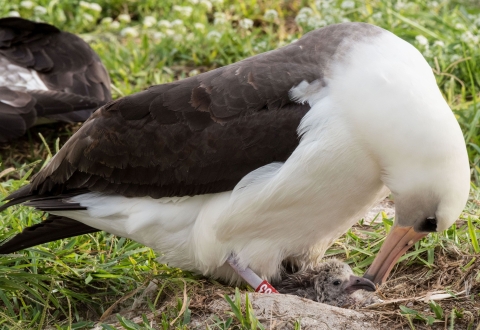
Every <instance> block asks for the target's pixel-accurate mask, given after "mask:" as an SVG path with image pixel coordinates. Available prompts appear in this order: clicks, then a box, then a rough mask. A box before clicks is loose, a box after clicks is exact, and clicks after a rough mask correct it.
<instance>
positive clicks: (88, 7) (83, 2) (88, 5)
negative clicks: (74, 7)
mask: <svg viewBox="0 0 480 330" xmlns="http://www.w3.org/2000/svg"><path fill="white" fill-rule="evenodd" d="M79 5H80V7H81V8H83V9H90V4H89V3H88V2H85V1H80V3H79Z"/></svg>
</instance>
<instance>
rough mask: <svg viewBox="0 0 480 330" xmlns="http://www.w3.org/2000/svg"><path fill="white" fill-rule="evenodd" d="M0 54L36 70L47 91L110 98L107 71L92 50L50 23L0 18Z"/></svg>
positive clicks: (106, 99) (13, 61) (103, 101)
mask: <svg viewBox="0 0 480 330" xmlns="http://www.w3.org/2000/svg"><path fill="white" fill-rule="evenodd" d="M0 56H3V57H5V58H6V59H8V60H9V61H10V62H12V63H14V64H16V65H19V66H21V67H24V68H29V69H33V70H35V71H37V72H38V73H39V76H40V78H41V79H42V80H43V82H44V83H45V85H46V86H47V87H48V89H49V90H55V91H62V92H67V93H73V94H77V95H81V96H88V97H90V98H95V99H97V100H98V101H100V102H102V103H101V104H105V103H107V102H108V101H110V100H111V99H112V97H111V93H110V78H109V76H108V73H107V70H106V69H105V67H104V66H103V64H102V62H101V61H100V58H99V57H98V55H97V54H96V53H95V52H94V51H93V49H92V48H90V46H89V45H88V44H87V43H86V42H85V41H83V40H82V39H81V38H79V37H78V36H76V35H74V34H71V33H68V32H62V31H60V30H58V29H57V28H56V27H54V26H51V25H49V24H46V23H36V22H32V21H29V20H26V19H22V18H18V17H8V18H2V19H0ZM93 110H94V109H93ZM85 119H86V118H85Z"/></svg>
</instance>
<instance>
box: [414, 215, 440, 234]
mask: <svg viewBox="0 0 480 330" xmlns="http://www.w3.org/2000/svg"><path fill="white" fill-rule="evenodd" d="M418 229H419V231H423V232H427V233H432V232H435V231H437V218H435V217H428V218H426V219H425V220H424V221H423V222H422V223H421V224H420V226H419V228H418Z"/></svg>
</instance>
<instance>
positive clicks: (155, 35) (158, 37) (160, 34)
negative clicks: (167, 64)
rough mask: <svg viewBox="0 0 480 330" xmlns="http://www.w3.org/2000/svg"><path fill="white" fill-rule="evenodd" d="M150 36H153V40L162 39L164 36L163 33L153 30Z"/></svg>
mask: <svg viewBox="0 0 480 330" xmlns="http://www.w3.org/2000/svg"><path fill="white" fill-rule="evenodd" d="M152 38H153V40H156V41H159V40H162V39H164V38H165V33H163V32H158V31H156V32H153V34H152Z"/></svg>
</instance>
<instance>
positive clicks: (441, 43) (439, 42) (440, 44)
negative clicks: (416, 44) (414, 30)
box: [433, 40, 445, 48]
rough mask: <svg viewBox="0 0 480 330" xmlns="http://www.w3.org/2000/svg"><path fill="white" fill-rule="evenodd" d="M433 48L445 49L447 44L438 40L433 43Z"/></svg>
mask: <svg viewBox="0 0 480 330" xmlns="http://www.w3.org/2000/svg"><path fill="white" fill-rule="evenodd" d="M433 46H434V47H439V48H443V47H445V43H444V42H443V41H441V40H436V41H435V42H434V43H433Z"/></svg>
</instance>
